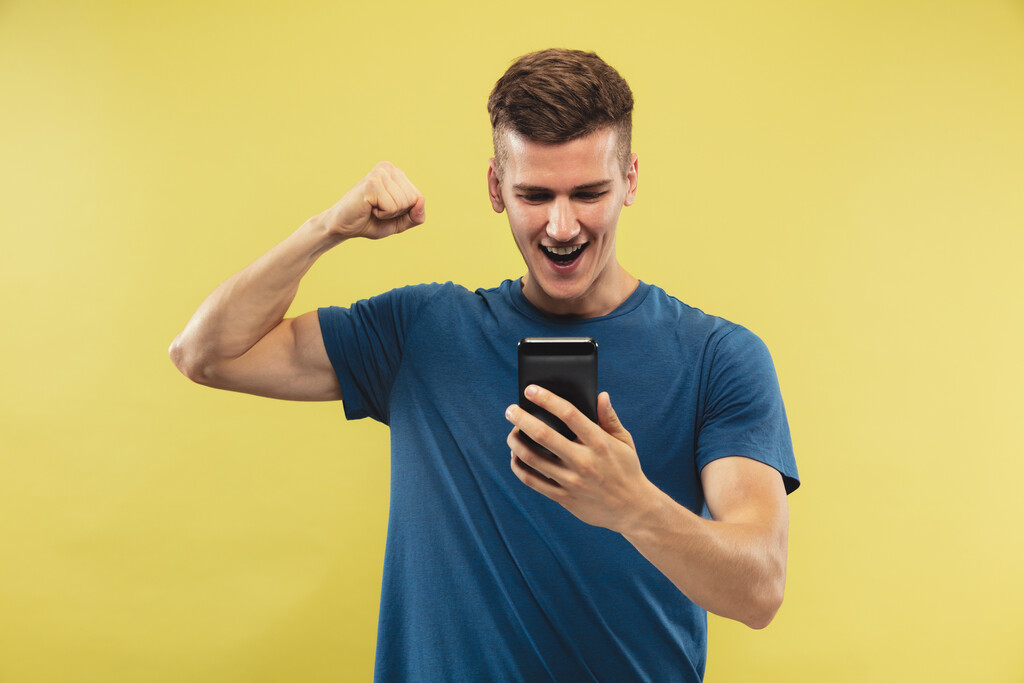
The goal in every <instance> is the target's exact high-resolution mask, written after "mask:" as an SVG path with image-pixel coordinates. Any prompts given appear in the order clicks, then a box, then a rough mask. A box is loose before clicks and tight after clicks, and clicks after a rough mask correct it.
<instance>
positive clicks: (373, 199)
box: [363, 171, 401, 220]
mask: <svg viewBox="0 0 1024 683" xmlns="http://www.w3.org/2000/svg"><path fill="white" fill-rule="evenodd" d="M363 201H365V202H366V203H367V204H369V205H370V206H371V207H372V208H371V212H372V213H373V217H374V218H376V219H378V220H388V219H390V218H394V217H395V216H398V215H400V214H401V212H400V211H399V205H398V202H397V201H396V200H395V198H394V197H392V196H391V193H390V192H388V188H387V185H386V184H385V183H384V178H383V177H381V176H380V175H379V174H377V172H376V171H374V172H373V173H371V174H370V175H369V176H367V178H366V184H365V186H364V187H363Z"/></svg>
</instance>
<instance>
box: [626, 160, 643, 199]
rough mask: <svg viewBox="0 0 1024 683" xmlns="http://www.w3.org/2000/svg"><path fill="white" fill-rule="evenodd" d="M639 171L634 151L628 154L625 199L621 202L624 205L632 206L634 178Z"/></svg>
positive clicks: (634, 189) (634, 197) (634, 194)
mask: <svg viewBox="0 0 1024 683" xmlns="http://www.w3.org/2000/svg"><path fill="white" fill-rule="evenodd" d="M639 172H640V160H639V159H638V158H637V156H636V153H635V152H634V153H633V154H630V155H629V171H628V172H627V173H626V185H627V189H626V200H625V201H624V202H623V204H624V205H625V206H632V204H633V202H635V201H636V179H637V175H638V174H639Z"/></svg>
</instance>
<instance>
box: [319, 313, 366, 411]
mask: <svg viewBox="0 0 1024 683" xmlns="http://www.w3.org/2000/svg"><path fill="white" fill-rule="evenodd" d="M326 312H327V309H325V308H319V309H317V317H319V319H320V330H321V333H322V334H323V336H324V337H325V338H337V336H338V334H339V331H338V330H337V329H335V324H334V321H333V319H332V318H331V316H330V315H326ZM328 335H330V337H328ZM324 346H325V347H326V349H327V357H328V358H329V359H330V361H331V367H333V368H334V374H335V376H336V377H337V378H338V384H340V385H341V397H342V398H341V403H342V408H343V410H344V412H345V419H346V420H361V419H363V418H365V417H369V416H370V412H369V411H368V410H367V409H366V406H365V405H364V403H363V400H362V395H361V394H360V392H359V388H358V387H357V386H356V383H355V381H354V380H353V379H352V376H351V375H350V374H349V372H348V366H347V365H346V364H345V361H344V360H343V359H342V357H341V353H340V350H339V348H338V347H337V346H336V345H335V344H328V343H325V344H324Z"/></svg>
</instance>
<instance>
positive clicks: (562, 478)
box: [505, 386, 653, 532]
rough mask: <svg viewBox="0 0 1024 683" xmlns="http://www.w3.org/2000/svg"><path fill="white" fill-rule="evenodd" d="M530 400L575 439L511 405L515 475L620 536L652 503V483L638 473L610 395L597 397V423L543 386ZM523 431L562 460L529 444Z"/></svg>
mask: <svg viewBox="0 0 1024 683" xmlns="http://www.w3.org/2000/svg"><path fill="white" fill-rule="evenodd" d="M526 397H527V398H528V399H529V400H530V401H532V402H534V403H536V404H537V405H538V406H540V407H541V408H544V409H545V410H547V411H548V412H549V413H551V414H552V415H554V416H555V417H557V418H559V419H560V420H562V422H564V423H565V424H566V425H568V427H569V429H571V430H572V431H573V433H575V434H576V438H577V440H576V441H575V442H574V441H569V440H568V439H566V438H565V437H563V436H562V435H561V434H559V433H558V432H556V431H555V430H554V429H552V428H551V427H549V426H547V425H546V424H544V423H543V422H541V421H540V420H539V419H537V418H536V417H534V416H533V415H530V414H529V413H527V412H526V411H525V410H522V409H521V408H520V407H519V406H517V405H511V406H509V407H508V409H507V410H506V411H505V417H506V418H507V419H508V421H509V422H511V423H512V424H514V425H515V428H514V429H513V430H512V431H511V432H510V433H509V435H508V445H509V447H510V448H511V449H512V471H513V472H515V474H516V476H517V477H519V479H520V480H521V481H522V482H523V483H524V484H526V485H527V486H529V487H530V488H532V489H534V490H535V491H538V492H540V493H542V494H544V495H545V496H547V497H548V498H550V499H551V500H553V501H555V502H556V503H559V504H560V505H562V506H563V507H564V508H565V509H566V510H568V511H569V512H571V513H572V514H574V515H576V516H577V517H578V518H580V519H581V520H583V521H584V522H586V523H587V524H592V525H595V526H601V527H605V528H608V529H612V530H614V531H620V532H621V531H623V530H624V529H626V528H628V527H629V526H630V525H631V524H632V523H633V522H635V521H636V518H637V517H638V516H641V515H642V514H643V513H644V510H645V504H646V503H647V502H649V501H651V500H652V498H653V496H652V489H653V484H651V483H650V481H649V480H648V479H647V477H645V476H644V473H643V471H642V470H641V469H640V459H639V458H638V457H637V453H636V446H635V445H634V444H633V437H632V436H631V435H630V433H629V432H628V431H626V428H625V427H623V426H622V423H621V422H619V418H618V417H617V416H616V415H615V411H614V410H613V409H612V403H611V399H610V398H609V397H608V393H607V392H602V393H601V394H600V395H599V396H598V397H597V417H598V422H599V424H594V423H593V422H591V421H590V420H589V419H588V418H587V417H586V416H585V415H584V414H583V413H581V412H580V411H579V410H578V409H577V408H576V407H575V406H574V405H572V404H571V403H569V402H568V401H566V400H565V399H563V398H560V397H559V396H556V395H555V394H553V393H551V392H550V391H548V390H546V389H543V388H541V387H533V386H530V387H527V389H526ZM520 431H522V432H524V433H525V434H527V435H529V436H530V437H531V438H532V439H533V440H534V441H536V442H537V443H539V444H540V445H542V446H544V447H545V448H547V449H548V450H550V451H551V452H552V453H554V454H556V455H557V456H558V457H559V460H554V459H552V458H550V457H548V456H545V455H542V454H541V453H538V452H537V451H536V450H534V449H532V448H530V447H529V446H527V445H526V443H525V442H523V440H522V439H521V438H520V436H519V432H520ZM538 473H539V474H540V475H543V476H539V475H538Z"/></svg>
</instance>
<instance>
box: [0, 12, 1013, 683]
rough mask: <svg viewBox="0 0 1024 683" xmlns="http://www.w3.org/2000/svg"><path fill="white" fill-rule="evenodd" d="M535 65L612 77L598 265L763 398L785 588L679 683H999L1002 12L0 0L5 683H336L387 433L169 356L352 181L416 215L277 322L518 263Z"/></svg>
mask: <svg viewBox="0 0 1024 683" xmlns="http://www.w3.org/2000/svg"><path fill="white" fill-rule="evenodd" d="M551 46H560V47H575V48H583V49H588V50H594V51H596V52H597V53H598V54H600V55H601V56H602V57H604V58H605V59H606V60H607V61H609V62H610V63H611V64H612V65H614V66H615V67H617V68H618V69H619V71H620V72H621V73H622V74H623V76H625V78H626V79H627V80H628V81H629V82H630V84H631V85H632V87H633V89H634V93H635V97H636V111H635V118H634V130H635V135H634V141H633V142H634V145H633V146H634V151H636V152H637V153H638V154H639V159H640V166H639V168H640V176H639V192H638V195H637V202H636V205H635V206H633V207H631V208H628V209H626V210H625V211H624V212H623V216H622V220H621V222H620V225H619V239H618V244H619V256H620V258H621V260H622V262H623V263H624V264H625V265H626V267H627V268H628V269H629V270H630V271H631V272H632V273H633V274H635V275H636V276H638V277H639V278H641V279H642V280H644V281H646V282H652V283H656V284H658V285H660V286H662V287H664V288H665V289H666V290H668V291H669V292H670V293H672V294H673V295H675V296H677V297H678V298H680V299H682V300H683V301H685V302H687V303H689V304H691V305H693V306H696V307H698V308H701V309H702V310H704V311H706V312H708V313H712V314H716V315H720V316H723V317H726V318H729V319H731V320H734V321H736V322H739V323H741V324H743V325H745V326H747V327H749V328H750V329H752V330H753V331H754V332H755V333H757V334H758V335H760V336H761V337H762V338H763V339H764V340H765V342H766V343H767V344H768V346H769V348H770V349H771V351H772V353H773V356H774V359H775V362H776V366H777V370H778V374H779V379H780V383H781V386H782V391H783V396H784V398H785V401H786V406H787V411H788V414H789V420H790V426H791V428H792V433H793V441H794V444H795V448H796V454H797V461H798V464H799V468H800V474H801V477H802V480H803V486H802V487H801V488H800V489H799V490H798V491H797V492H796V493H795V494H794V495H792V496H791V497H790V504H791V516H792V527H791V544H790V563H789V580H788V585H787V594H786V600H785V603H784V605H783V607H782V610H781V612H780V613H779V615H778V617H777V618H776V620H775V622H774V623H772V625H771V626H770V627H769V628H768V629H767V630H765V631H761V632H755V631H751V630H748V629H747V628H746V627H744V626H742V625H740V624H737V623H732V622H727V621H724V620H722V619H719V618H716V617H711V618H710V649H709V664H708V673H707V680H708V681H709V682H711V683H725V682H730V681H786V682H802V681H808V682H811V681H813V682H820V681H836V682H845V681H849V682H858V683H859V682H863V681H909V680H919V681H961V680H977V681H990V682H991V681H1004V682H1007V683H1010V682H1015V683H1019V682H1020V681H1022V680H1024V654H1022V651H1021V649H1020V644H1021V640H1022V630H1021V627H1020V614H1021V613H1022V611H1024V590H1022V588H1021V583H1020V579H1021V576H1024V542H1022V541H1024V538H1022V532H1021V529H1022V522H1024V520H1022V505H1021V503H1020V501H1021V496H1020V487H1021V484H1020V482H1021V479H1022V477H1024V464H1022V450H1024V449H1022V446H1024V435H1022V423H1024V420H1022V418H1024V410H1022V408H1024V402H1022V399H1021V396H1020V390H1021V386H1022V384H1024V362H1022V360H1021V355H1020V349H1021V347H1022V332H1024V315H1022V293H1024V279H1022V277H1021V275H1020V262H1021V259H1022V256H1024V238H1022V233H1024V123H1022V122H1024V3H1022V2H1020V1H1011V0H962V1H952V0H933V1H928V2H925V1H916V2H915V1H911V0H865V1H863V2H839V1H835V0H813V1H812V0H807V1H804V2H797V1H793V0H776V1H773V2H761V1H755V0H736V1H731V2H719V3H706V2H695V1H691V0H682V1H677V2H672V3H669V2H658V3H644V2H637V3H634V4H629V3H623V2H616V3H612V2H607V1H605V0H594V1H588V2H579V1H577V0H565V1H560V2H547V1H538V0H521V1H520V2H516V3H508V4H494V3H469V2H464V3H454V2H432V3H422V2H411V1H406V0H397V1H396V2H390V3H384V2H379V3H378V2H360V3H355V2H291V3H281V2H265V1H263V2H252V1H249V2H223V1H213V2H210V1H203V2H197V1H193V0H189V1H185V2H159V1H156V2H129V1H107V2H101V1H94V2H89V1H81V2H74V1H70V0H69V1H68V2H57V1H54V0H7V1H0V230H2V233H0V237H2V240H0V312H2V314H3V322H2V333H0V681H2V682H3V683H37V682H39V683H42V682H47V683H51V682H53V681H61V682H75V681H83V682H84V681H88V682H93V681H95V682H103V683H121V682H129V681H131V682H135V681H146V682H150V681H152V682H163V681H167V682H170V681H175V682H177V681H192V682H194V683H202V682H206V681H210V682H214V681H218V682H224V681H229V682H233V681H239V682H243V681H244V682H263V681H266V682H271V681H366V680H369V679H370V675H371V671H372V665H373V651H374V640H375V635H376V621H377V607H378V597H379V590H380V571H381V564H382V558H383V550H384V532H385V523H386V517H387V506H388V476H389V475H388V433H387V430H386V429H385V428H384V427H382V426H381V425H378V424H374V423H371V422H370V421H361V422H355V423H351V424H350V423H346V422H345V421H344V418H343V416H342V411H341V406H340V404H336V403H334V404H332V403H325V404H303V403H288V402H282V401H272V400H268V399H258V398H254V397H249V396H243V395H238V394H231V393H227V392H218V391H214V390H210V389H204V388H202V387H199V386H198V385H194V384H192V383H190V382H188V381H187V380H186V379H185V378H184V377H182V376H181V375H180V374H178V372H177V371H176V370H175V369H174V367H173V366H172V365H171V363H170V361H169V360H168V358H167V347H168V345H169V344H170V342H171V339H172V338H173V337H174V335H175V334H176V333H177V332H178V331H179V330H180V329H181V328H182V327H183V326H184V325H185V322H186V321H187V320H188V318H189V316H190V315H191V313H192V312H193V311H194V310H195V308H196V307H197V306H198V305H199V303H200V302H201V301H202V299H203V298H204V297H205V296H206V295H207V294H208V293H209V292H210V291H212V290H213V288H214V287H216V286H217V285H218V284H219V283H220V282H221V281H223V280H224V279H226V278H227V277H228V276H229V275H231V274H232V273H233V272H235V271H236V270H238V269H240V268H242V267H243V266H245V265H246V264H247V263H249V262H250V261H251V260H252V259H254V258H255V257H257V256H258V255H259V254H261V253H262V252H263V251H265V250H266V249H268V248H270V247H271V246H272V245H274V244H275V243H276V242H278V241H279V240H281V239H283V238H284V237H285V236H286V235H287V234H289V233H290V232H291V231H292V230H294V229H295V228H297V227H298V226H299V225H300V224H301V223H302V222H303V221H304V220H305V219H307V218H308V217H309V216H311V215H313V214H315V213H318V212H319V211H321V210H323V209H325V208H327V207H328V206H330V205H331V204H333V203H334V201H335V200H336V199H337V198H338V197H340V196H341V194H342V193H343V192H344V191H345V190H346V189H348V187H350V186H351V185H352V184H354V183H355V182H356V181H357V180H358V179H359V178H361V177H362V176H363V175H364V174H365V173H366V172H367V171H368V170H369V169H370V168H371V167H372V166H373V165H374V164H375V163H376V162H377V161H380V160H382V159H387V160H390V161H392V162H394V163H395V164H397V165H398V166H400V167H401V168H403V169H404V170H405V171H406V172H407V173H408V175H409V177H410V178H411V179H412V180H413V182H415V183H416V184H417V185H418V186H419V188H420V189H421V190H422V191H423V192H424V194H425V195H426V198H427V223H426V224H425V225H423V226H422V227H420V228H417V229H416V230H414V231H410V232H408V233H406V234H404V235H402V236H401V237H398V238H395V239H392V240H387V241H384V242H377V243H369V242H367V243H349V244H346V245H344V246H343V247H342V248H341V249H338V250H336V251H335V252H333V253H330V254H328V255H327V256H326V257H324V258H323V259H322V260H321V262H320V263H318V264H317V266H316V267H315V268H314V269H313V271H311V273H310V274H309V275H308V277H307V278H306V280H305V281H304V283H303V286H302V288H301V289H300V291H299V295H298V298H297V299H296V301H295V305H294V307H293V313H294V314H298V313H301V312H304V311H307V310H311V309H313V308H315V307H317V306H320V305H331V304H337V305H348V304H350V303H351V302H353V301H355V300H357V299H360V298H363V297H367V296H370V295H373V294H376V293H379V292H382V291H384V290H387V289H390V288H392V287H395V286H399V285H404V284H410V283H419V282H429V281H442V282H443V281H447V280H453V281H455V282H458V283H461V284H463V285H465V286H467V287H469V288H471V289H472V288H476V287H483V286H488V287H489V286H494V285H496V284H497V283H499V282H500V281H501V280H503V279H505V278H510V277H518V276H519V275H521V274H522V273H523V272H524V267H523V264H522V261H521V259H520V257H519V255H518V252H517V251H516V250H515V247H514V244H513V242H512V240H511V237H510V236H509V234H508V227H507V222H506V219H505V217H504V216H499V215H496V214H494V213H493V212H492V211H491V208H490V206H489V203H488V201H487V194H486V169H487V159H488V157H489V156H490V154H491V149H490V129H489V123H488V120H487V114H486V109H485V102H486V98H487V95H488V93H489V92H490V89H491V87H492V86H493V84H494V81H495V80H496V79H497V78H498V76H500V74H501V73H502V72H503V71H504V69H505V68H506V67H507V66H508V65H509V64H510V63H511V61H512V60H513V59H514V58H516V57H518V56H519V55H521V54H523V53H526V52H529V51H532V50H535V49H540V48H545V47H551ZM639 347H640V344H639V343H638V352H639V350H640V349H639ZM511 352H512V350H510V353H511ZM616 400H617V401H624V400H627V399H626V398H624V397H618V398H617V399H616ZM626 426H627V428H628V426H629V425H626ZM503 457H507V456H503ZM452 590H457V587H456V586H453V587H452Z"/></svg>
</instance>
